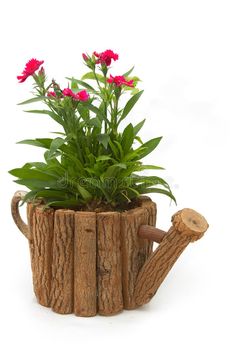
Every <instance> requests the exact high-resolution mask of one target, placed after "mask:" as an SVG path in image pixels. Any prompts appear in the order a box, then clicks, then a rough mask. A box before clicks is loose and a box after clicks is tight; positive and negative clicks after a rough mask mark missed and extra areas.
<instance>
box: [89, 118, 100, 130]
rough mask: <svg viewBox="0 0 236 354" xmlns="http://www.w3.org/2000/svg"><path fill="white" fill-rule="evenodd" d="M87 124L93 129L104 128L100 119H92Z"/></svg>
mask: <svg viewBox="0 0 236 354" xmlns="http://www.w3.org/2000/svg"><path fill="white" fill-rule="evenodd" d="M87 124H88V125H89V126H91V127H96V128H101V127H102V123H101V121H100V120H99V119H98V118H92V119H90V120H89V121H88V122H87Z"/></svg>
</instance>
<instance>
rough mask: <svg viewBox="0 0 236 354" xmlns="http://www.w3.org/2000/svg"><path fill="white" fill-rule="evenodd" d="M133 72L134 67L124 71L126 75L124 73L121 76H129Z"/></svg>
mask: <svg viewBox="0 0 236 354" xmlns="http://www.w3.org/2000/svg"><path fill="white" fill-rule="evenodd" d="M133 70H134V66H133V67H132V68H131V69H130V70H128V71H126V73H124V74H123V76H124V77H126V76H129V75H130V74H131V73H132V71H133Z"/></svg>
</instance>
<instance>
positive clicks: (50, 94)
mask: <svg viewBox="0 0 236 354" xmlns="http://www.w3.org/2000/svg"><path fill="white" fill-rule="evenodd" d="M47 96H48V97H50V98H52V97H54V98H55V97H57V96H56V93H55V92H54V91H48V93H47Z"/></svg>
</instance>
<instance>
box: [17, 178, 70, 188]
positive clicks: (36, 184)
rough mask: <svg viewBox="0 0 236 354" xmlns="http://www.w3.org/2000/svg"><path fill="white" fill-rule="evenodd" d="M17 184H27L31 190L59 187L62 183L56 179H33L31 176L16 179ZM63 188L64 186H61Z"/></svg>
mask: <svg viewBox="0 0 236 354" xmlns="http://www.w3.org/2000/svg"><path fill="white" fill-rule="evenodd" d="M14 182H15V183H17V184H21V185H23V186H26V187H27V188H29V189H31V190H35V189H43V188H54V189H59V187H60V185H59V183H58V182H57V181H56V180H55V181H49V180H47V181H43V180H38V179H31V178H24V179H19V180H16V181H14ZM61 189H63V188H61Z"/></svg>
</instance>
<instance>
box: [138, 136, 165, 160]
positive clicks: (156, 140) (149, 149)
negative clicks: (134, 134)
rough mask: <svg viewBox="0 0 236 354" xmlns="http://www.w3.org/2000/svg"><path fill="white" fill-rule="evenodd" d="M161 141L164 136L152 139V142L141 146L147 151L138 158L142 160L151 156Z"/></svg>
mask: <svg viewBox="0 0 236 354" xmlns="http://www.w3.org/2000/svg"><path fill="white" fill-rule="evenodd" d="M161 139H162V136H160V137H158V138H154V139H151V140H149V141H147V142H146V143H144V144H143V145H142V146H141V148H145V150H144V151H143V152H141V153H140V154H139V157H138V158H139V159H142V158H143V157H145V156H147V155H149V154H150V153H151V152H152V151H153V150H155V148H156V147H157V145H158V144H159V143H160V141H161Z"/></svg>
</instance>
